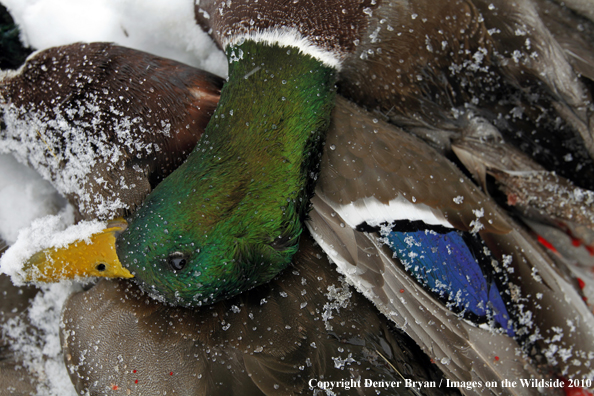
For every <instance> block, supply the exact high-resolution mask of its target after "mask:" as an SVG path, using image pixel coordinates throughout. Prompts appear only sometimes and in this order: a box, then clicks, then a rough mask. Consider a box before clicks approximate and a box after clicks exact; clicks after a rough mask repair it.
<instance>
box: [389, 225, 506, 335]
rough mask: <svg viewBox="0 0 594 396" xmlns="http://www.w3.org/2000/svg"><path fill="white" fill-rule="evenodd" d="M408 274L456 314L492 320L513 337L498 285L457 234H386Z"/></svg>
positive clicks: (424, 232) (394, 232)
mask: <svg viewBox="0 0 594 396" xmlns="http://www.w3.org/2000/svg"><path fill="white" fill-rule="evenodd" d="M384 237H385V238H386V239H387V242H388V245H389V246H390V248H391V249H392V251H394V253H395V256H396V257H398V259H400V261H401V262H402V264H403V265H404V267H405V269H406V271H407V272H408V273H409V274H411V275H412V276H413V277H414V278H415V279H416V280H417V281H418V282H419V283H420V284H422V285H423V286H424V287H425V288H426V289H427V290H430V291H431V292H433V293H434V294H437V295H438V296H439V297H440V298H441V299H442V300H445V301H446V304H447V305H448V306H449V307H450V308H452V309H453V310H455V311H459V312H462V313H463V314H468V313H471V314H473V315H472V316H476V317H478V318H481V319H485V320H488V319H492V320H493V321H494V322H495V323H497V324H498V325H500V326H501V327H502V328H503V329H504V330H505V331H506V332H507V334H508V335H509V336H510V337H513V336H514V334H515V333H514V330H513V328H512V322H511V320H510V316H509V313H508V311H507V308H506V307H505V303H504V301H503V299H502V298H501V295H500V293H499V290H498V288H497V285H496V284H495V282H494V281H493V280H490V281H489V280H488V279H489V277H487V276H485V274H484V273H483V270H482V268H481V266H480V265H479V263H478V261H477V259H476V258H475V257H474V255H473V254H472V252H471V250H470V249H469V247H468V245H467V244H466V242H465V240H464V239H463V238H462V236H461V235H460V234H459V233H458V232H457V231H450V232H446V233H438V232H435V231H432V230H422V231H410V232H398V231H392V232H390V233H389V234H387V235H384Z"/></svg>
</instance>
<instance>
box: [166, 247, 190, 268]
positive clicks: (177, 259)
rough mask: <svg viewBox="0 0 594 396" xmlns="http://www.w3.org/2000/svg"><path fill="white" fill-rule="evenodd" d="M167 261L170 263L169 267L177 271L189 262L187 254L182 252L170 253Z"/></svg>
mask: <svg viewBox="0 0 594 396" xmlns="http://www.w3.org/2000/svg"><path fill="white" fill-rule="evenodd" d="M167 262H168V263H169V267H171V269H172V270H173V271H176V272H177V271H181V270H182V269H184V267H185V266H186V264H187V263H188V261H187V259H186V255H185V254H183V253H182V252H173V253H170V254H169V257H168V258H167Z"/></svg>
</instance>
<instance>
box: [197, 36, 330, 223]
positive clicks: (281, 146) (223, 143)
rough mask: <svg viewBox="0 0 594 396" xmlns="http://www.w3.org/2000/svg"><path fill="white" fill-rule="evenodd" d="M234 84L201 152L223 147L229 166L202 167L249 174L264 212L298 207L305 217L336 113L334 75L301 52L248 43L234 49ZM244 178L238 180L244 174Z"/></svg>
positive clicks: (220, 161)
mask: <svg viewBox="0 0 594 396" xmlns="http://www.w3.org/2000/svg"><path fill="white" fill-rule="evenodd" d="M227 55H228V57H229V59H230V65H229V81H228V82H227V83H226V84H225V86H224V87H223V90H222V92H221V100H220V102H219V105H218V107H217V109H216V111H215V114H214V116H213V118H212V119H211V122H210V124H209V125H208V128H207V129H206V131H205V136H204V138H203V139H202V140H201V142H200V143H199V145H198V147H197V148H196V151H197V152H202V151H203V150H206V151H204V152H205V153H207V152H208V151H211V149H210V147H211V146H214V147H219V148H220V149H221V150H219V152H220V153H224V155H225V158H222V157H217V156H216V155H214V156H213V155H210V156H209V155H205V156H202V158H200V159H197V160H199V161H206V162H209V163H211V164H212V165H213V166H217V167H218V166H223V167H231V168H233V170H234V171H233V172H232V174H230V175H228V176H229V177H230V178H232V179H240V178H241V179H245V178H246V176H245V175H246V174H249V175H250V176H249V177H250V179H249V180H251V179H253V180H254V182H252V183H251V186H250V191H251V192H252V194H255V195H254V196H253V197H252V199H254V200H259V199H262V202H261V204H262V205H263V206H268V205H275V206H278V204H279V203H282V205H283V206H285V205H286V203H287V202H298V206H299V214H300V215H301V216H303V215H305V209H304V208H305V207H306V201H307V199H308V195H309V194H310V193H312V192H313V183H314V178H312V177H311V173H312V172H313V171H315V170H316V169H317V165H318V163H319V159H320V156H321V151H322V146H323V141H324V138H325V131H326V129H327V127H328V124H329V122H330V113H331V110H332V107H333V106H334V81H335V76H334V70H333V69H331V68H329V67H326V66H324V65H323V64H322V63H321V62H319V61H317V60H315V59H313V58H311V57H310V56H307V55H303V54H300V53H299V50H298V49H296V48H287V47H282V48H281V47H278V46H276V45H274V46H270V45H267V44H261V43H255V42H253V41H245V42H244V43H243V44H241V45H237V46H233V47H230V48H228V49H227ZM239 171H241V172H243V175H242V174H238V172H239Z"/></svg>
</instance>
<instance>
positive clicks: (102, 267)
mask: <svg viewBox="0 0 594 396" xmlns="http://www.w3.org/2000/svg"><path fill="white" fill-rule="evenodd" d="M95 268H96V269H97V271H99V272H103V271H105V264H103V263H101V264H97V266H96V267H95Z"/></svg>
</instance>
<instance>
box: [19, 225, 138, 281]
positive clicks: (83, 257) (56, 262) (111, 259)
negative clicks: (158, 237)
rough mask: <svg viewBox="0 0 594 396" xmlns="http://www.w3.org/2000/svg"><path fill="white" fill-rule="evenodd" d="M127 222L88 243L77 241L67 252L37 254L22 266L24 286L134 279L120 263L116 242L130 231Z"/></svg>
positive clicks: (97, 234) (55, 250) (47, 250)
mask: <svg viewBox="0 0 594 396" xmlns="http://www.w3.org/2000/svg"><path fill="white" fill-rule="evenodd" d="M127 225H128V224H127V223H126V221H125V220H124V219H118V220H115V221H112V222H110V223H109V224H108V226H107V228H106V229H104V230H103V231H101V232H98V233H95V234H92V235H91V236H90V237H88V238H86V240H88V241H90V243H89V244H88V243H87V242H85V240H78V241H76V242H73V243H71V244H69V245H68V246H67V247H65V248H48V249H45V250H42V251H40V252H38V253H35V254H34V255H33V256H31V257H30V258H29V259H28V260H27V261H26V262H25V264H24V265H23V268H22V272H23V273H24V277H23V278H24V279H23V280H24V281H25V282H58V281H60V280H63V279H75V278H86V277H92V276H98V277H103V278H133V277H134V276H133V275H132V274H131V273H130V271H128V270H127V269H126V268H124V267H122V264H121V263H120V261H119V260H118V256H117V254H116V248H115V241H116V237H117V235H118V234H119V233H121V232H122V231H124V230H125V229H126V227H127Z"/></svg>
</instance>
